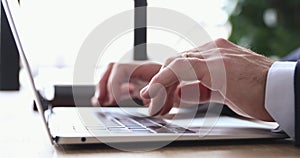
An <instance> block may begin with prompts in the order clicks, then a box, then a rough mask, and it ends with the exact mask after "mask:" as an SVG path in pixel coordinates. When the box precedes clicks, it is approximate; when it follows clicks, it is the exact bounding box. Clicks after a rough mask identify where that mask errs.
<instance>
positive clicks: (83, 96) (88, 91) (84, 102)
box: [33, 85, 95, 111]
mask: <svg viewBox="0 0 300 158" xmlns="http://www.w3.org/2000/svg"><path fill="white" fill-rule="evenodd" d="M73 88H74V90H76V94H74V93H73ZM94 92H95V86H94V85H76V86H72V85H55V86H54V87H49V88H45V89H44V90H43V91H40V92H38V93H39V96H40V98H41V101H42V104H43V107H44V109H48V106H53V107H75V105H76V106H77V107H89V106H91V101H90V99H91V98H92V96H93V95H94ZM45 94H47V95H45ZM75 95H76V96H75ZM74 97H76V104H75V101H74ZM33 109H34V110H35V111H36V110H37V107H36V105H35V103H34V107H33Z"/></svg>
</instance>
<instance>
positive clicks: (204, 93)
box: [178, 82, 224, 104]
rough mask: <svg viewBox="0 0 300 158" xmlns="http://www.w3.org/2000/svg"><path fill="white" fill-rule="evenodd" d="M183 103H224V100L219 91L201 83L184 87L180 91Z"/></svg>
mask: <svg viewBox="0 0 300 158" xmlns="http://www.w3.org/2000/svg"><path fill="white" fill-rule="evenodd" d="M178 95H179V97H180V100H181V102H183V103H188V104H205V103H208V102H223V100H224V98H223V96H222V95H221V94H220V93H219V92H218V91H212V90H210V89H209V88H207V87H206V86H204V85H203V84H202V83H201V82H195V83H190V84H186V85H183V86H182V87H180V89H179V91H178Z"/></svg>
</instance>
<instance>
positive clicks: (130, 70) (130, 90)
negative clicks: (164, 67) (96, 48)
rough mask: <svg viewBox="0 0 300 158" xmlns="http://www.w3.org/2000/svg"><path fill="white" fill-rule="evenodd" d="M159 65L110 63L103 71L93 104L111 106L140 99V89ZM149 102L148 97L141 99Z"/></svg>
mask: <svg viewBox="0 0 300 158" xmlns="http://www.w3.org/2000/svg"><path fill="white" fill-rule="evenodd" d="M160 68H161V65H159V64H154V63H147V64H143V65H140V64H116V63H110V64H109V65H108V67H107V68H106V70H105V71H104V73H103V75H102V76H101V79H100V81H99V83H98V85H97V87H96V92H95V95H94V97H93V98H92V104H93V105H94V106H100V105H101V106H111V105H116V104H118V103H120V102H121V101H123V100H127V99H142V98H141V97H140V90H141V89H142V88H143V87H144V86H145V85H146V84H147V83H149V81H150V80H151V78H152V77H153V76H154V75H155V74H156V73H157V72H158V71H159V69H160ZM142 101H143V103H144V104H149V101H150V100H149V99H143V100H142Z"/></svg>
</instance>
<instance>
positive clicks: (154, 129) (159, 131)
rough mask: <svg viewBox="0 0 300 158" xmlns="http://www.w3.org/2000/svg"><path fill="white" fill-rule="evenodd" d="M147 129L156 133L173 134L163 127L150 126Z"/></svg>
mask: <svg viewBox="0 0 300 158" xmlns="http://www.w3.org/2000/svg"><path fill="white" fill-rule="evenodd" d="M148 128H149V129H151V130H153V131H155V132H156V133H175V132H173V131H171V130H169V129H167V128H165V127H162V126H150V127H148Z"/></svg>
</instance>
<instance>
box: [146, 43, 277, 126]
mask: <svg viewBox="0 0 300 158" xmlns="http://www.w3.org/2000/svg"><path fill="white" fill-rule="evenodd" d="M272 64H273V61H272V60H270V59H268V58H266V57H264V56H262V55H259V54H256V53H255V52H253V51H251V50H248V49H245V48H243V47H240V46H237V45H235V44H233V43H231V42H229V41H227V40H224V39H218V40H216V41H213V42H210V43H207V44H205V45H203V46H200V47H198V48H195V49H193V50H190V51H188V52H186V53H184V54H182V55H180V56H178V57H174V58H170V59H169V60H167V62H166V63H165V65H164V68H162V69H161V70H160V71H159V72H158V73H157V74H156V75H155V76H154V77H153V78H152V79H151V81H150V83H149V84H148V86H146V87H145V88H144V89H142V90H141V96H142V97H143V98H144V99H151V100H152V102H151V104H150V107H149V108H150V113H151V114H152V115H156V114H166V113H168V112H169V110H170V109H171V108H172V107H173V104H172V102H170V101H169V98H170V97H172V96H173V95H172V94H173V93H174V92H175V89H176V88H175V87H177V86H178V84H179V83H181V82H182V81H193V82H194V83H191V84H187V85H185V86H183V87H182V88H181V92H189V89H194V90H196V91H199V94H200V95H198V94H197V93H196V95H198V96H194V95H195V94H194V93H193V92H191V93H189V94H185V93H181V99H182V100H183V101H190V102H194V103H205V102H210V101H214V102H219V103H225V104H226V105H228V106H229V107H230V108H231V109H232V110H233V111H235V112H237V113H239V114H241V115H243V116H249V117H254V118H256V119H260V120H266V121H273V118H272V117H271V116H270V115H269V113H268V112H267V111H266V109H265V106H264V100H265V87H266V78H267V73H268V70H269V68H270V67H271V65H272ZM220 65H221V66H222V67H220ZM222 70H224V72H223V71H222ZM195 81H196V83H195ZM185 88H186V89H187V90H184V89H185ZM183 90H184V91H183ZM195 98H196V99H195Z"/></svg>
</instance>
